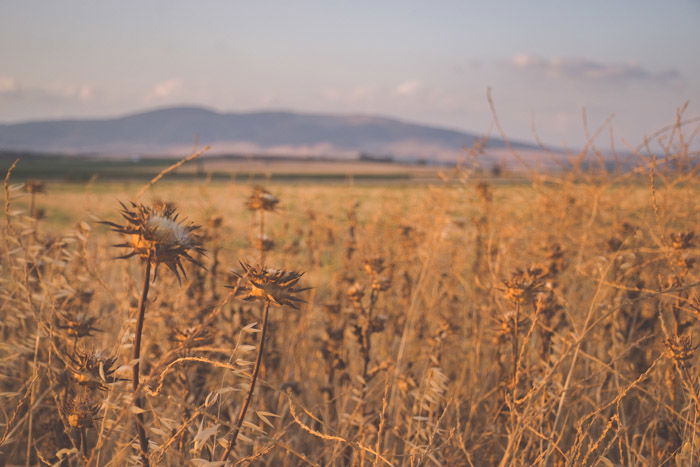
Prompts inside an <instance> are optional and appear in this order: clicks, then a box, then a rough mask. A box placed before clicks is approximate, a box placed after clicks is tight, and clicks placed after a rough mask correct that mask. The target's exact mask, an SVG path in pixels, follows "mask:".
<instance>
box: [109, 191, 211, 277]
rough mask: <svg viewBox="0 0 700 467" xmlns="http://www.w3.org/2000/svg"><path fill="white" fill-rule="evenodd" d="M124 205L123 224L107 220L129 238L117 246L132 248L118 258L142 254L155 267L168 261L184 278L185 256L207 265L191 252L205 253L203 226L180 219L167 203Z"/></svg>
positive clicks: (170, 267) (186, 258)
mask: <svg viewBox="0 0 700 467" xmlns="http://www.w3.org/2000/svg"><path fill="white" fill-rule="evenodd" d="M120 204H121V206H122V210H121V215H122V217H123V218H124V220H125V223H124V224H123V225H120V224H116V223H114V222H108V221H103V222H101V223H102V224H106V225H109V226H110V227H111V228H112V231H114V232H117V233H120V234H122V235H124V236H125V237H126V241H125V242H124V243H121V244H118V245H115V246H117V247H121V248H128V249H130V250H131V251H130V252H129V253H127V254H125V255H123V256H119V257H118V259H125V258H130V257H132V256H139V257H140V258H141V259H143V260H146V261H151V263H152V264H153V265H154V266H156V267H157V266H158V265H159V264H161V263H162V264H165V265H166V266H167V267H168V268H169V269H170V270H171V271H172V272H173V273H174V274H175V276H176V277H177V279H178V281H179V280H180V272H182V274H183V275H185V276H186V272H185V269H184V267H183V266H182V260H183V259H185V260H187V261H189V262H191V263H193V264H195V265H197V266H199V267H204V266H203V265H202V264H201V263H200V262H199V261H197V260H196V259H194V258H193V257H192V256H190V252H196V253H199V254H204V252H205V250H204V248H203V247H202V237H201V236H200V235H199V233H198V232H197V231H198V230H199V229H200V227H199V226H198V225H195V224H192V223H185V222H183V221H180V220H179V219H178V217H179V214H178V213H177V212H176V211H175V208H174V207H172V206H169V205H168V204H167V203H159V205H158V206H155V207H149V206H145V205H143V204H137V203H134V202H131V203H130V206H126V205H125V204H124V203H120Z"/></svg>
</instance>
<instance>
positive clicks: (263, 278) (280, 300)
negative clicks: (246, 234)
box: [233, 262, 309, 309]
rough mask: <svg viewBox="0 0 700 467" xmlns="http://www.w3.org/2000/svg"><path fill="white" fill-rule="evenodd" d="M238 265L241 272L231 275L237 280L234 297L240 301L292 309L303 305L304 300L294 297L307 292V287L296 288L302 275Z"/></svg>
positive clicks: (244, 264)
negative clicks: (257, 302) (260, 302)
mask: <svg viewBox="0 0 700 467" xmlns="http://www.w3.org/2000/svg"><path fill="white" fill-rule="evenodd" d="M240 264H241V268H243V272H242V273H237V272H234V273H233V275H234V276H235V277H237V278H239V285H238V287H236V296H241V300H245V301H251V300H261V301H263V302H266V303H273V304H275V305H280V306H288V307H290V308H294V309H298V308H299V304H300V303H304V300H302V299H300V298H299V297H297V296H296V295H297V294H299V293H300V292H304V291H306V290H309V288H308V287H297V284H298V283H299V279H301V276H303V275H304V273H299V272H293V271H282V270H275V269H263V268H256V267H254V266H251V265H250V264H247V263H243V262H241V263H240Z"/></svg>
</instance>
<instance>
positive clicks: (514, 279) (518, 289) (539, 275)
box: [501, 267, 546, 303]
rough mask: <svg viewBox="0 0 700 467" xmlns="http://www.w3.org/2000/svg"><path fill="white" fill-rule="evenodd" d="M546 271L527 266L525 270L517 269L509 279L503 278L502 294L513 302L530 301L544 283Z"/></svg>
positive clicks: (532, 300)
mask: <svg viewBox="0 0 700 467" xmlns="http://www.w3.org/2000/svg"><path fill="white" fill-rule="evenodd" d="M545 274H546V272H545V271H543V270H542V269H540V268H535V267H529V268H527V269H526V270H524V271H523V270H522V269H518V270H516V271H515V273H513V275H512V276H511V278H510V279H509V280H503V285H504V286H505V288H504V289H501V291H502V292H503V295H504V296H505V297H506V298H507V299H508V300H510V301H511V302H513V303H532V302H534V300H535V297H536V296H537V294H538V293H540V292H541V291H542V290H543V289H544V287H545V283H544V281H543V278H544V276H545Z"/></svg>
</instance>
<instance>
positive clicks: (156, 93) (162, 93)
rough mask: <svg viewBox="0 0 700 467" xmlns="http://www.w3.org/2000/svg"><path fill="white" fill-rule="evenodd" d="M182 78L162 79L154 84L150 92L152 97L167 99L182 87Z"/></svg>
mask: <svg viewBox="0 0 700 467" xmlns="http://www.w3.org/2000/svg"><path fill="white" fill-rule="evenodd" d="M182 84H183V83H182V80H180V79H177V78H172V79H168V80H165V81H161V82H160V83H157V84H156V85H155V86H153V89H152V90H151V92H150V94H149V98H150V99H166V98H168V97H171V96H173V95H174V94H176V93H177V92H178V91H180V89H182Z"/></svg>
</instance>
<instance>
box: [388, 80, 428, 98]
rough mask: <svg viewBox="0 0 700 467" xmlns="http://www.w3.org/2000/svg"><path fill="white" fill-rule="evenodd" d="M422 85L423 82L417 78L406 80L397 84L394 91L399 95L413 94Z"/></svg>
mask: <svg viewBox="0 0 700 467" xmlns="http://www.w3.org/2000/svg"><path fill="white" fill-rule="evenodd" d="M421 86H422V84H421V82H420V81H418V80H415V79H413V80H409V81H404V82H403V83H400V84H399V85H398V86H396V88H395V89H394V93H395V94H396V95H398V96H413V95H414V94H416V93H417V92H418V91H419V90H420V88H421Z"/></svg>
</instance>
